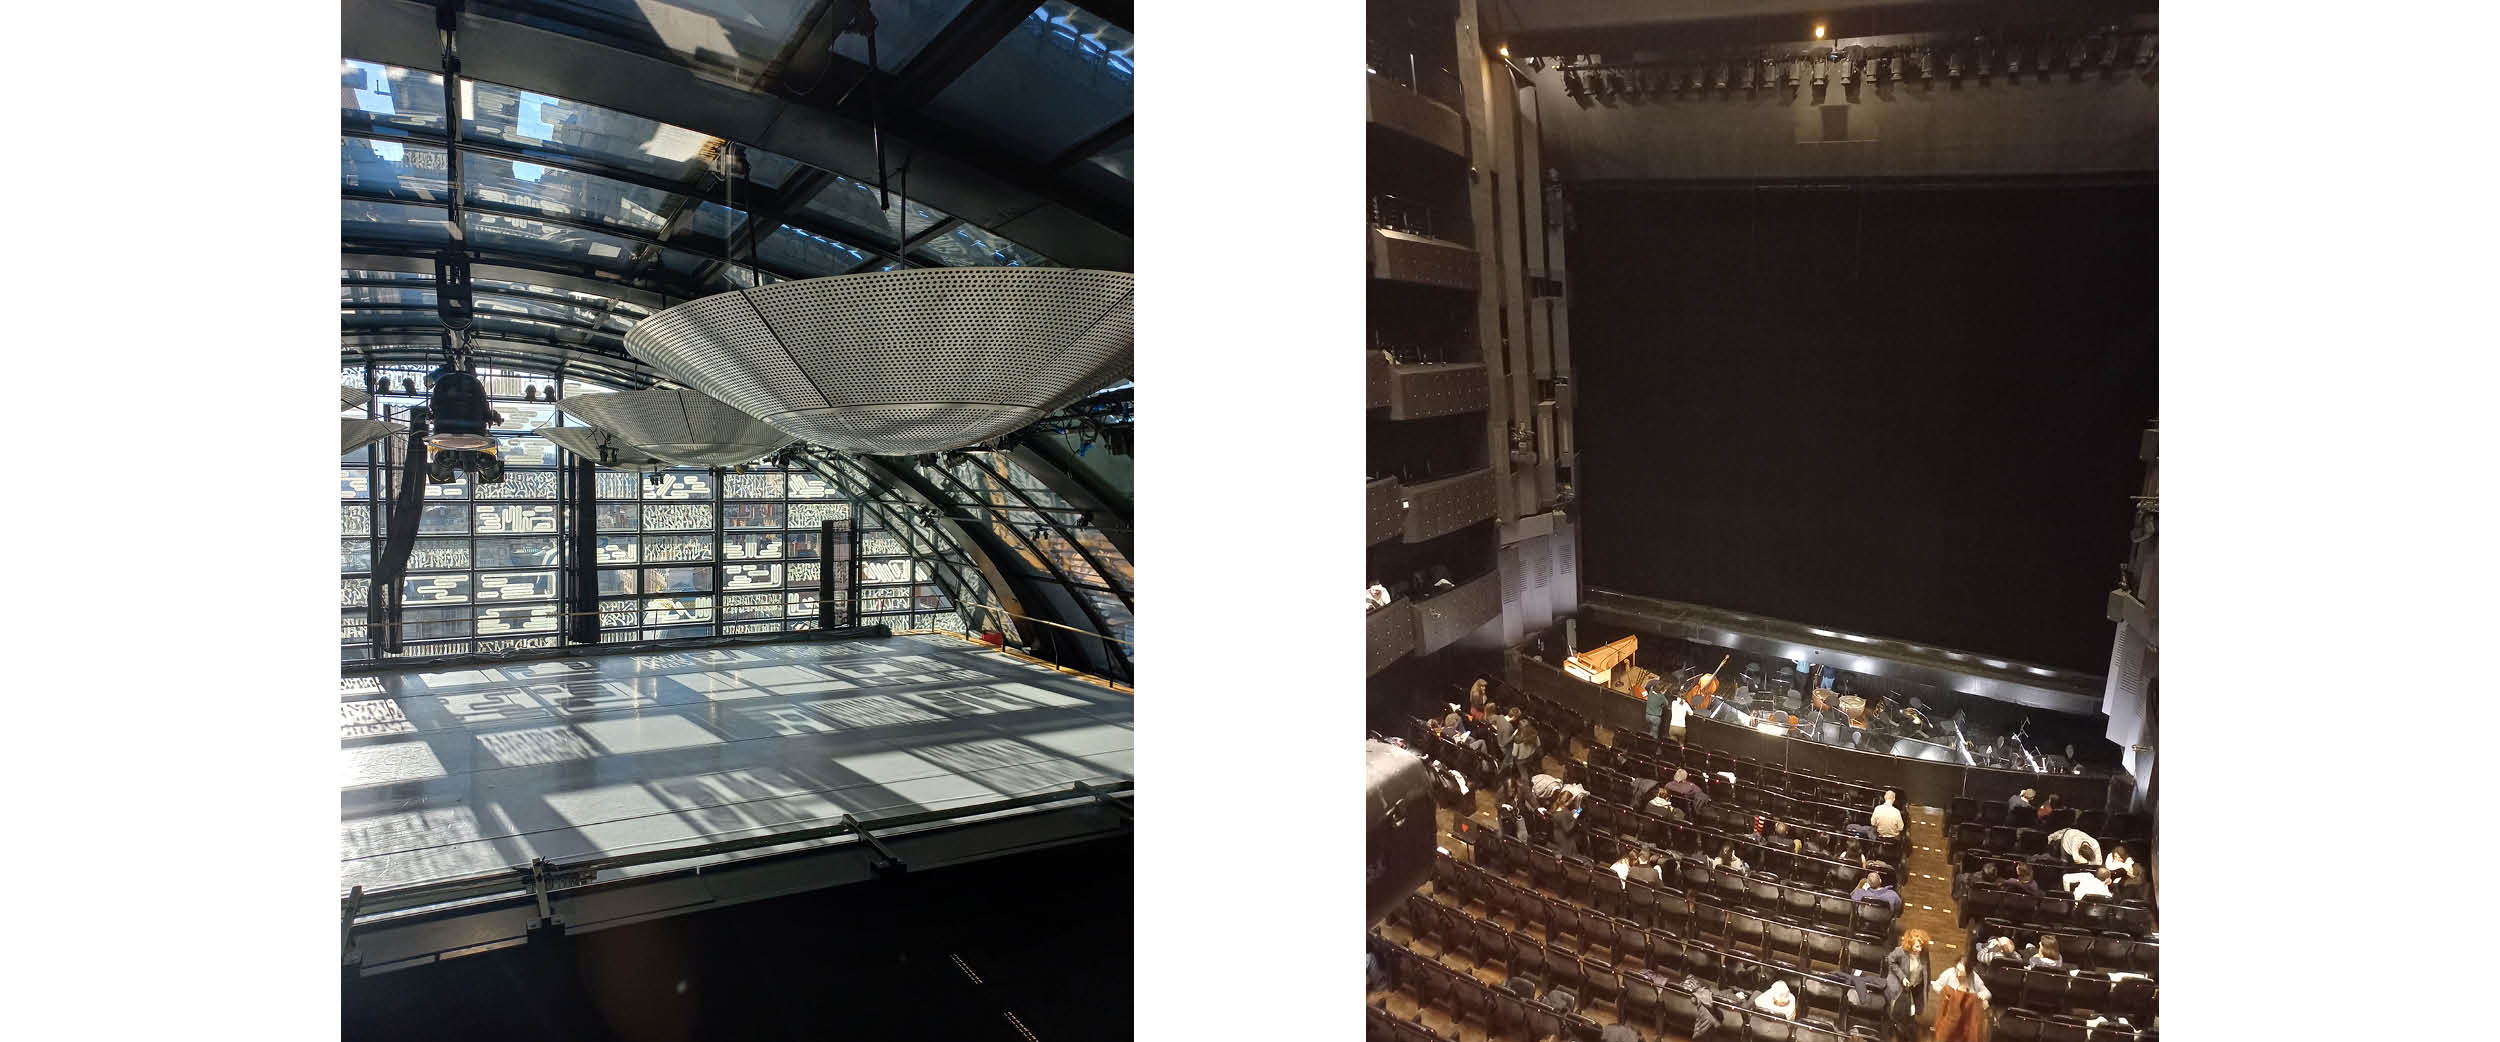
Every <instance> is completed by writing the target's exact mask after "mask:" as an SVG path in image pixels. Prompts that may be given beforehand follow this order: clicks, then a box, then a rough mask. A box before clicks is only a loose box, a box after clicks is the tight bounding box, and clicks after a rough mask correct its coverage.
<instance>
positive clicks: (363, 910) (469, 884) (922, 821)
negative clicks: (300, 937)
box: [349, 778, 1136, 923]
mask: <svg viewBox="0 0 2500 1042" xmlns="http://www.w3.org/2000/svg"><path fill="white" fill-rule="evenodd" d="M1135 789H1136V782H1135V780H1134V779H1127V778H1124V779H1121V780H1120V781H1118V782H1115V783H1112V784H1110V785H1089V784H1087V783H1084V782H1077V783H1073V784H1071V785H1070V786H1069V787H1068V788H1065V789H1053V790H1050V791H1047V792H1036V793H1027V794H1025V795H1022V796H1011V797H1007V798H1005V799H999V800H992V801H990V802H987V803H980V804H975V805H973V806H969V807H955V808H950V809H946V810H924V811H915V812H913V813H909V814H897V815H892V816H889V817H883V818H874V819H869V820H865V821H862V820H858V819H856V818H850V817H847V816H846V817H845V818H844V819H843V820H841V821H838V822H835V823H832V824H828V825H820V826H816V827H813V828H805V829H794V830H790V831H785V832H773V833H766V834H763V835H757V836H743V837H739V838H736V839H727V840H714V841H709V842H700V843H690V844H684V845H680V846H675V847H667V848H663V849H660V850H651V851H643V852H640V853H633V854H607V855H598V856H594V857H587V858H581V859H577V860H571V861H541V862H536V863H533V864H529V865H514V866H512V867H510V868H505V869H499V870H496V871H492V872H481V873H477V874H474V875H467V876H459V877H455V878H451V879H441V880H431V881H427V882H423V883H414V884H410V885H407V886H400V887H393V888H390V889H385V890H362V891H361V894H362V896H361V899H360V900H359V901H358V902H357V903H356V904H355V906H354V907H353V908H352V909H351V910H350V913H349V921H350V922H351V923H354V922H364V921H367V920H371V919H375V918H378V917H381V916H383V915H386V914H389V913H392V912H402V911H407V910H409V909H413V908H424V907H428V906H432V905H441V904H449V903H453V902H460V901H471V900H477V899H481V898H488V897H508V896H523V895H528V894H531V893H534V892H537V891H539V890H540V889H541V888H540V886H539V884H538V880H539V879H540V878H542V877H573V876H587V875H591V874H595V873H597V872H601V871H607V870H613V869H623V868H635V867H640V866H643V865H656V864H665V863H668V862H672V861H690V860H694V859H697V858H708V857H718V856H721V855H725V854H734V853H738V852H740V851H747V850H755V849H759V848H764V847H778V846H786V845H789V844H794V843H806V842H811V841H814V840H819V839H832V838H835V837H838V836H844V835H851V834H860V835H867V834H870V833H875V832H884V831H888V830H891V829H899V828H910V827H912V826H915V825H926V824H930V823H933V822H949V823H960V820H959V819H963V818H970V817H976V816H979V815H983V814H994V813H998V812H1001V811H1009V810H1018V809H1022V808H1026V807H1036V806H1041V805H1044V804H1051V803H1063V802H1068V801H1073V800H1093V801H1109V800H1111V798H1113V797H1116V796H1120V795H1123V794H1129V793H1133V792H1134V791H1135Z"/></svg>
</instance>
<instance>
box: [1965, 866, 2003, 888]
mask: <svg viewBox="0 0 2500 1042" xmlns="http://www.w3.org/2000/svg"><path fill="white" fill-rule="evenodd" d="M2001 882H2004V880H2003V879H2001V878H1999V875H1998V872H1997V863H1996V862H1994V861H1982V862H1980V863H1979V871H1977V872H1964V873H1962V879H1961V888H1960V893H1961V894H1968V893H1970V890H1971V888H1972V887H1974V886H1995V885H1997V884H1998V883H2001ZM1957 896H1958V895H1957Z"/></svg>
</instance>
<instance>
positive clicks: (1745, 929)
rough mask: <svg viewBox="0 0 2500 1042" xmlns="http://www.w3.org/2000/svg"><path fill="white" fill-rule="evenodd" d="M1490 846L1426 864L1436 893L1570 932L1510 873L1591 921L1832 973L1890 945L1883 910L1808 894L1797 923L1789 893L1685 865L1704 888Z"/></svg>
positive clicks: (1513, 846) (1505, 843)
mask: <svg viewBox="0 0 2500 1042" xmlns="http://www.w3.org/2000/svg"><path fill="white" fill-rule="evenodd" d="M1493 840H1494V842H1493V843H1492V844H1489V845H1486V846H1480V847H1478V848H1477V850H1478V854H1479V857H1482V856H1483V855H1484V854H1485V853H1487V852H1497V851H1498V852H1506V853H1500V854H1497V856H1496V857H1493V858H1491V859H1487V861H1486V862H1485V864H1483V865H1481V866H1480V865H1476V864H1469V863H1467V862H1462V861H1457V860H1455V859H1452V858H1448V857H1443V858H1441V859H1440V860H1441V861H1447V862H1449V863H1450V864H1452V865H1455V866H1459V867H1456V868H1448V869H1445V868H1443V867H1442V866H1441V865H1440V864H1439V863H1436V864H1435V865H1434V883H1435V886H1436V892H1447V893H1453V894H1460V895H1464V896H1467V897H1470V898H1473V899H1477V900H1481V901H1483V902H1484V903H1485V906H1486V907H1488V908H1492V909H1495V910H1497V911H1510V912H1514V913H1515V914H1516V916H1517V917H1518V919H1517V921H1521V922H1540V923H1547V922H1550V923H1554V924H1555V925H1559V926H1563V927H1566V928H1567V927H1569V926H1570V925H1572V923H1570V922H1562V921H1560V920H1557V919H1555V918H1553V917H1554V916H1556V915H1559V914H1562V913H1561V912H1560V910H1557V909H1553V908H1550V907H1541V906H1539V905H1537V904H1536V903H1535V900H1534V899H1535V898H1537V897H1538V896H1539V895H1537V894H1536V892H1535V890H1533V889H1532V888H1530V887H1526V886H1521V885H1519V884H1517V883H1515V882H1512V881H1511V879H1510V877H1509V873H1513V872H1519V873H1522V874H1524V875H1526V876H1527V877H1528V878H1529V879H1530V880H1532V881H1533V882H1534V883H1535V884H1536V885H1537V886H1542V887H1544V888H1546V889H1548V890H1551V891H1553V892H1555V893H1557V894H1560V895H1562V897H1561V899H1562V900H1564V901H1569V902H1572V903H1573V904H1574V905H1575V906H1584V907H1587V908H1589V909H1591V910H1592V911H1594V912H1596V913H1597V914H1599V915H1604V916H1609V917H1612V918H1618V919H1624V920H1628V921H1630V922H1632V923H1633V924H1634V925H1638V926H1645V927H1658V928H1664V929H1672V930H1675V931H1676V932H1677V933H1678V935H1679V936H1696V935H1699V936H1725V937H1732V938H1736V939H1738V940H1740V941H1744V942H1746V943H1747V944H1748V945H1749V946H1753V947H1762V946H1765V945H1771V946H1776V947H1777V948H1778V950H1779V951H1781V952H1782V953H1788V952H1803V953H1805V954H1806V955H1807V956H1812V957H1815V958H1819V959H1821V960H1823V961H1826V962H1830V963H1832V964H1833V965H1841V964H1843V962H1844V961H1845V960H1847V959H1848V958H1850V957H1851V955H1852V954H1853V953H1857V952H1859V951H1860V949H1861V947H1862V948H1865V949H1867V950H1871V951H1872V952H1873V955H1874V957H1875V958H1877V959H1880V958H1882V956H1883V947H1882V946H1883V945H1884V944H1885V943H1886V942H1888V941H1889V940H1890V939H1891V926H1892V922H1893V915H1892V910H1891V909H1890V908H1887V907H1885V906H1883V905H1876V904H1866V903H1862V902H1856V901H1849V900H1846V899H1842V900H1839V901H1837V902H1833V901H1826V900H1822V899H1821V896H1820V895H1818V899H1817V901H1816V902H1815V904H1814V905H1812V906H1811V907H1810V908H1809V910H1808V911H1806V912H1805V913H1804V914H1799V913H1798V911H1797V908H1796V906H1794V905H1791V904H1789V903H1788V902H1787V901H1786V897H1787V896H1788V895H1789V894H1791V893H1795V892H1796V891H1794V890H1792V889H1791V888H1785V887H1781V886H1779V885H1778V884H1775V883H1771V882H1769V881H1767V880H1760V879H1747V878H1746V877H1744V876H1742V875H1739V874H1737V873H1733V872H1724V871H1718V870H1712V869H1709V868H1708V867H1707V866H1688V867H1691V868H1693V869H1694V870H1695V871H1698V872H1701V873H1703V878H1705V879H1706V880H1708V882H1707V883H1704V884H1699V885H1696V884H1693V883H1691V882H1688V881H1686V880H1685V879H1675V880H1671V881H1666V882H1661V883H1659V884H1657V885H1651V884H1648V883H1641V882H1634V881H1626V880H1622V879H1617V878H1616V877H1615V874H1614V872H1613V871H1612V870H1610V869H1606V868H1604V867H1601V866H1599V865H1598V864H1597V863H1595V862H1592V861H1590V860H1589V859H1586V858H1563V857H1560V856H1558V855H1555V854H1553V853H1552V852H1550V851H1544V850H1541V849H1538V848H1535V847H1530V846H1527V845H1526V844H1522V843H1520V842H1519V841H1517V840H1514V839H1508V838H1507V837H1501V836H1498V835H1493ZM1522 851H1524V852H1525V853H1524V856H1525V858H1526V859H1527V860H1526V863H1525V864H1522V862H1521V861H1520V860H1518V859H1519V858H1520V857H1522V856H1523V855H1522V853H1521V852H1522ZM1444 872H1448V873H1449V874H1450V875H1449V878H1448V879H1446V880H1444V879H1443V877H1442V874H1443V873H1444ZM1445 882H1446V884H1447V885H1448V886H1449V887H1450V889H1449V890H1447V891H1439V890H1438V889H1437V888H1438V887H1439V886H1441V885H1443V884H1444V883H1445ZM1729 884H1733V886H1734V887H1735V888H1733V889H1732V888H1731V887H1730V885H1729ZM1765 895H1775V896H1765ZM1549 900H1550V899H1549ZM1590 925H1592V926H1593V925H1594V924H1590ZM1694 931H1700V933H1699V934H1695V933H1694ZM1800 965H1804V963H1800Z"/></svg>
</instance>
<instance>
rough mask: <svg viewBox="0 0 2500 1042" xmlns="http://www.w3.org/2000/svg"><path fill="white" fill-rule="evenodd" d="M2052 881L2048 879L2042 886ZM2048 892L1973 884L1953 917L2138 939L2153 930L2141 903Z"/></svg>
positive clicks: (1962, 920) (1964, 921)
mask: <svg viewBox="0 0 2500 1042" xmlns="http://www.w3.org/2000/svg"><path fill="white" fill-rule="evenodd" d="M2056 884H2057V881H2056V880H2054V879H2051V880H2049V882H2048V884H2047V887H2044V889H2047V888H2052V887H2055V886H2056ZM2049 892H2050V893H2051V894H2053V895H2055V896H2050V897H2040V896H2035V895H2033V894H2031V893H2030V892H2028V891H2024V890H2017V889H2014V888H2013V887H2010V886H1973V887H1970V888H1968V889H1966V890H1964V891H1963V893H1962V895H1961V900H1960V901H1959V907H1960V915H1958V916H1957V917H1956V921H1958V922H1960V923H1962V924H1965V925H1967V924H1970V923H1973V922H1978V921H1980V920H1983V919H2004V920H2007V921H2010V922H2015V923H2020V924H2023V925H2025V926H2029V927H2031V928H2032V929H2035V930H2047V931H2051V932H2056V933H2067V932H2081V933H2091V934H2104V933H2106V934H2117V935H2119V936H2123V937H2129V938H2135V939H2138V940H2141V939H2143V938H2146V937H2150V936H2153V935H2154V933H2155V931H2154V929H2153V910H2152V909H2150V908H2146V907H2144V906H2143V905H2129V904H2112V903H2110V902H2107V901H2077V900H2075V899H2073V898H2071V897H2067V896H2065V895H2064V894H2062V893H2058V892H2057V891H2056V890H2054V889H2050V891H2049Z"/></svg>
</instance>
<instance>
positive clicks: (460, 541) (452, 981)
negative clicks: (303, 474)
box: [338, 0, 1135, 1042]
mask: <svg viewBox="0 0 2500 1042" xmlns="http://www.w3.org/2000/svg"><path fill="white" fill-rule="evenodd" d="M1132 20H1133V19H1132V14H1131V11H1130V5H1128V4H1126V3H1116V2H1113V3H1104V2H1098V0H1083V2H1082V3H1077V2H1068V0H1048V2H1040V3H1036V2H1034V0H1025V2H1023V3H1020V4H1018V3H990V2H984V0H940V2H926V3H904V2H894V3H889V2H884V0H878V2H874V3H871V2H867V0H824V2H810V3H766V4H720V3H710V2H701V0H647V2H641V3H635V4H608V3H598V4H588V3H570V2H539V0H469V2H458V0H446V2H416V0H345V2H344V4H343V6H342V8H341V26H342V37H343V38H342V41H341V48H342V60H341V62H340V65H339V92H338V98H339V115H340V118H341V126H340V138H339V148H340V177H341V181H340V196H341V198H340V237H341V244H340V245H341V253H342V255H341V270H340V284H339V296H340V321H341V329H340V334H341V335H340V354H339V377H340V382H341V387H340V403H341V404H340V409H341V416H340V427H341V457H340V464H339V512H340V513H339V519H340V528H341V531H340V534H339V538H340V543H339V608H340V614H339V621H340V635H339V649H340V656H341V660H342V666H341V678H340V685H339V692H338V705H339V714H340V733H339V738H340V756H341V761H342V764H343V771H342V775H343V778H342V781H341V789H340V794H339V795H340V820H339V833H338V835H339V859H340V860H339V883H338V889H339V894H338V898H339V909H340V911H339V917H340V918H339V945H340V946H339V957H340V963H339V965H340V966H341V971H342V991H341V1009H342V1030H343V1034H344V1036H345V1037H348V1038H396V1037H425V1038H440V1037H444V1036H445V1035H447V1034H448V1035H454V1036H457V1035H460V1034H463V1033H469V1034H475V1035H479V1036H482V1037H505V1036H509V1035H513V1034H518V1033H522V1032H528V1033H531V1034H533V1035H536V1036H537V1037H546V1038H621V1039H637V1040H678V1039H684V1040H691V1039H708V1038H728V1037H766V1038H794V1037H831V1036H845V1037H847V1036H848V1035H850V1034H853V1033H858V1034H861V1035H869V1036H874V1037H880V1038H922V1037H932V1038H935V1037H942V1038H950V1039H991V1040H997V1042H1020V1040H1021V1042H1030V1040H1033V1039H1086V1038H1116V1037H1125V1036H1126V1035H1127V1034H1128V1033H1129V1030H1130V1026H1129V1020H1130V1012H1129V1002H1128V998H1127V994H1128V992H1127V989H1128V983H1127V982H1128V980H1129V978H1130V974H1131V964H1132V959H1131V951H1130V947H1131V945H1130V941H1129V929H1128V921H1129V904H1130V891H1131V882H1132V872H1131V870H1130V861H1131V857H1132V852H1131V846H1130V823H1129V822H1130V813H1131V805H1132V802H1131V801H1132V800H1133V798H1134V785H1133V781H1132V774H1133V769H1134V768H1133V762H1132V745H1133V722H1132V721H1133V710H1132V698H1133V694H1134V693H1133V691H1132V690H1131V687H1130V685H1131V683H1132V678H1133V673H1132V671H1131V661H1132V654H1133V651H1134V647H1135V643H1134V642H1135V633H1134V630H1133V626H1132V620H1131V613H1132V610H1133V590H1134V586H1135V570H1134V568H1133V567H1132V566H1131V563H1130V560H1131V545H1132V544H1131V538H1132V533H1131V524H1130V517H1131V513H1132V511H1131V502H1132V498H1133V493H1132V486H1131V461H1132V459H1133V454H1134V452H1135V444H1134V433H1135V423H1134V410H1133V407H1132V395H1133V390H1134V387H1133V383H1132V381H1131V372H1130V368H1131V367H1130V359H1131V357H1132V351H1133V344H1132V333H1131V326H1132V314H1133V302H1132V294H1131V288H1130V284H1131V279H1130V267H1131V239H1130V236H1131V231H1130V223H1131V195H1132V190H1131V172H1130V167H1131V159H1130V157H1131V155H1132V146H1131V144H1130V112H1131V80H1132V77H1133V64H1132V63H1133V60H1134V50H1135V44H1134V39H1133V30H1132V25H1131V23H1132ZM899 996H916V997H918V999H917V1000H916V1001H898V1000H897V997H899Z"/></svg>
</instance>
